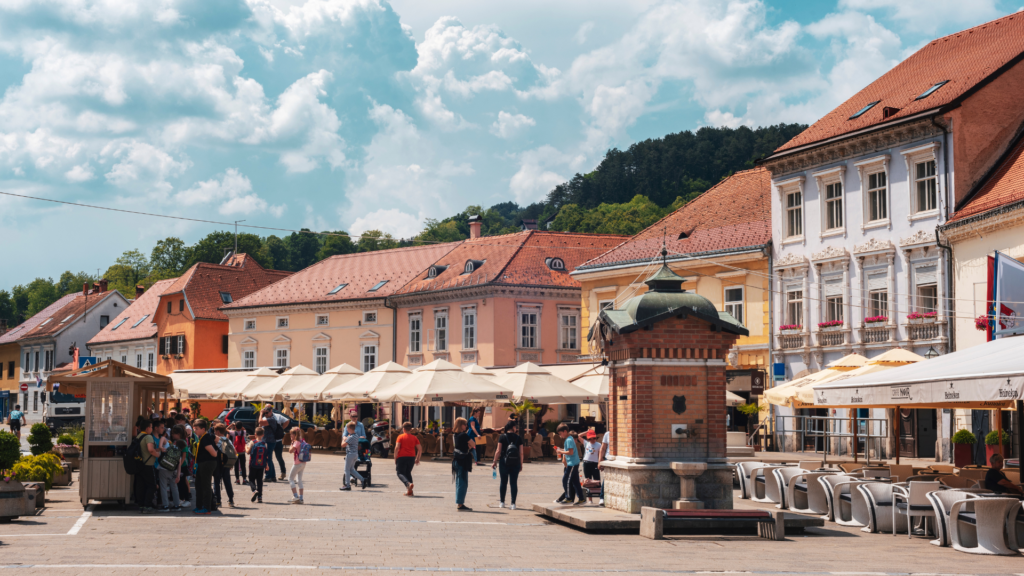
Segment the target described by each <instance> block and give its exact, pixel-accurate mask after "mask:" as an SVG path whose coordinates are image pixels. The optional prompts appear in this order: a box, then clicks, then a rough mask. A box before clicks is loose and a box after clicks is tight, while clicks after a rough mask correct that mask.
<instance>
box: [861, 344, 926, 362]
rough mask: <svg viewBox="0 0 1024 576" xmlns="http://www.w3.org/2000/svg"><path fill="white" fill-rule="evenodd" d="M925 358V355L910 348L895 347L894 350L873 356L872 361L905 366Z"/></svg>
mask: <svg viewBox="0 0 1024 576" xmlns="http://www.w3.org/2000/svg"><path fill="white" fill-rule="evenodd" d="M924 359H925V358H924V356H921V355H919V354H914V353H913V352H911V351H910V350H905V349H903V348H893V349H892V350H889V351H887V352H885V353H884V354H881V355H878V356H875V357H874V358H872V359H871V363H872V364H887V365H889V366H904V365H906V364H913V363H915V362H921V361H922V360H924Z"/></svg>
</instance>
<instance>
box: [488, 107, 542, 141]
mask: <svg viewBox="0 0 1024 576" xmlns="http://www.w3.org/2000/svg"><path fill="white" fill-rule="evenodd" d="M536 125H537V122H535V121H534V120H533V118H530V117H529V116H525V115H523V114H510V113H508V112H505V111H504V110H502V111H500V112H498V119H497V120H495V121H494V124H491V134H494V135H495V136H497V137H499V138H511V137H513V136H515V135H516V134H517V133H518V132H519V131H520V130H522V129H523V128H526V127H527V126H536Z"/></svg>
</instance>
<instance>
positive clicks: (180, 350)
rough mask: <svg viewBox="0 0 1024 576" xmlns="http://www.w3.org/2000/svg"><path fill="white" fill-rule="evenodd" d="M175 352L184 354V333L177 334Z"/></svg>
mask: <svg viewBox="0 0 1024 576" xmlns="http://www.w3.org/2000/svg"><path fill="white" fill-rule="evenodd" d="M177 353H178V354H184V353H185V336H184V335H181V336H178V350H177Z"/></svg>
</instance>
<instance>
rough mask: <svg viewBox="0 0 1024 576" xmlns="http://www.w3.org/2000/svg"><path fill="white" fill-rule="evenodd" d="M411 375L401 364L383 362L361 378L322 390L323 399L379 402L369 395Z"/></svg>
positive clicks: (329, 400) (328, 400)
mask: <svg viewBox="0 0 1024 576" xmlns="http://www.w3.org/2000/svg"><path fill="white" fill-rule="evenodd" d="M411 374H412V371H411V370H409V369H408V368H406V367H405V366H402V365H401V364H397V363H395V362H385V363H383V364H381V365H380V366H377V367H376V368H374V369H373V370H370V371H369V372H367V373H366V374H363V375H362V376H358V377H356V378H352V379H350V380H348V381H347V382H343V383H341V384H339V385H337V386H335V387H333V388H328V389H327V390H324V394H323V399H324V401H325V402H353V401H354V402H379V400H375V399H371V398H370V395H371V394H373V393H374V392H376V391H378V390H380V389H382V388H387V387H389V386H391V385H392V384H394V383H396V382H398V381H400V380H403V379H405V378H406V377H408V376H409V375H411Z"/></svg>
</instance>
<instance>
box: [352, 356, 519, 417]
mask: <svg viewBox="0 0 1024 576" xmlns="http://www.w3.org/2000/svg"><path fill="white" fill-rule="evenodd" d="M511 394H512V391H511V390H509V389H508V388H506V387H504V386H501V385H498V384H495V383H493V382H490V381H489V380H487V379H486V378H484V377H482V376H477V375H476V374H470V373H469V372H465V371H463V370H462V368H459V367H458V366H456V365H455V364H452V363H451V362H448V361H445V360H434V361H433V362H431V363H430V364H427V365H426V366H424V367H422V368H420V370H419V371H418V372H415V373H413V374H411V375H409V376H407V377H406V378H405V379H403V380H401V381H399V382H397V383H395V384H394V385H392V386H390V387H388V388H386V389H384V388H381V389H378V390H377V391H375V392H373V393H371V394H370V395H369V396H370V398H371V399H372V400H373V401H374V402H402V403H403V404H417V405H420V406H443V405H444V404H445V403H447V402H467V403H474V404H504V403H506V402H508V401H509V399H510V398H511Z"/></svg>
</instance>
